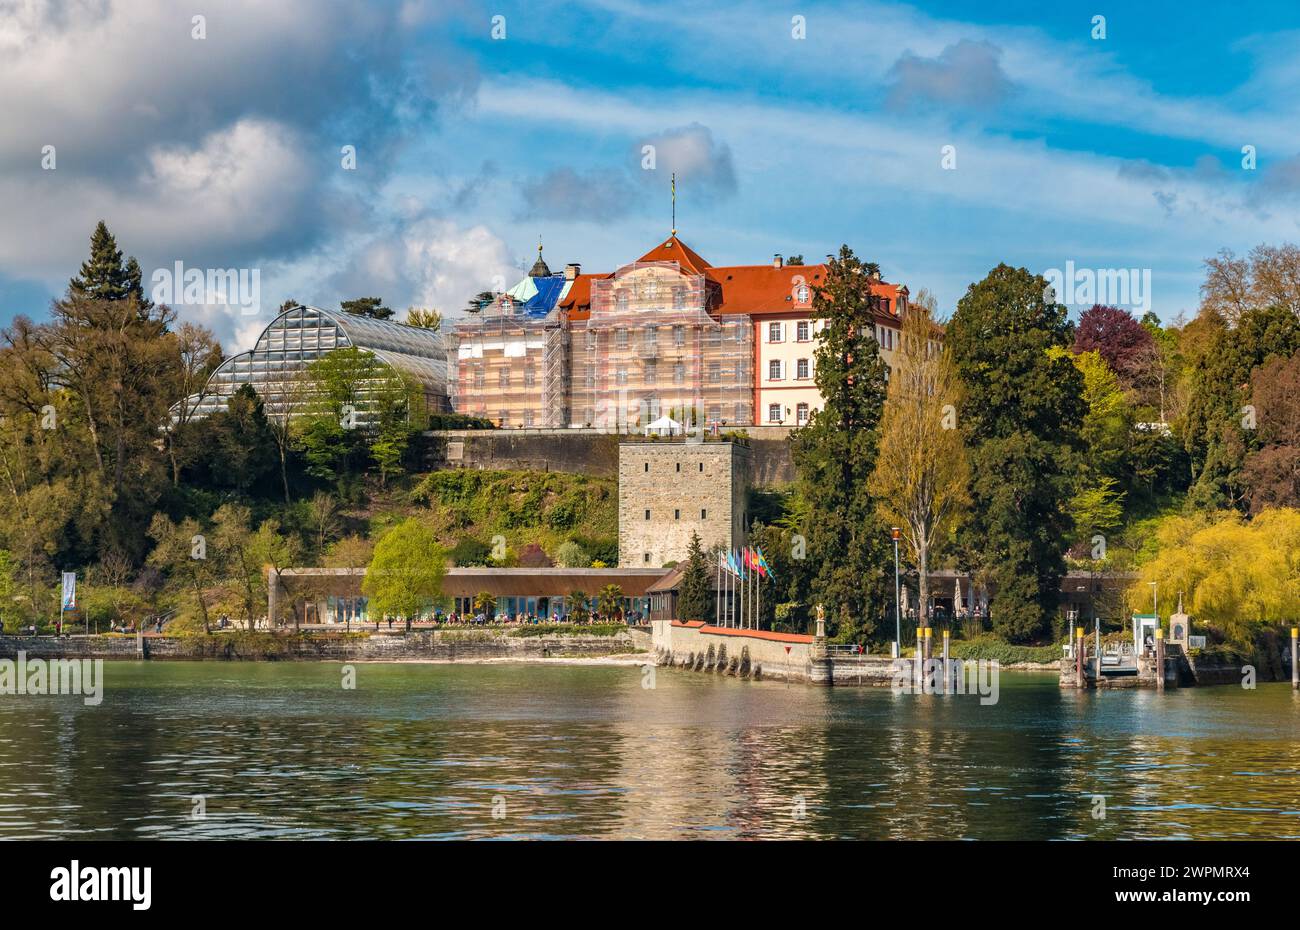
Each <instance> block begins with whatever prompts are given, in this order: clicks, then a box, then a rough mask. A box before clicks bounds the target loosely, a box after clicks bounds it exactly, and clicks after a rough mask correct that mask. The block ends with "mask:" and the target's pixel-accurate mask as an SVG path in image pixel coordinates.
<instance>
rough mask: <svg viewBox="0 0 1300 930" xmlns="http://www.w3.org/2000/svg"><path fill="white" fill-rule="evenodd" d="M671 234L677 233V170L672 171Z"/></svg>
mask: <svg viewBox="0 0 1300 930" xmlns="http://www.w3.org/2000/svg"><path fill="white" fill-rule="evenodd" d="M673 235H674V236H675V235H677V172H676V171H674V172H673Z"/></svg>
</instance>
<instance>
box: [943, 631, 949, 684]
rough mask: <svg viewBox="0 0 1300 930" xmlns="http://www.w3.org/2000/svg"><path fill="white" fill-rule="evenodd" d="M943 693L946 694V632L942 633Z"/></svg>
mask: <svg viewBox="0 0 1300 930" xmlns="http://www.w3.org/2000/svg"><path fill="white" fill-rule="evenodd" d="M943 693H944V694H947V693H948V631H947V630H944V631H943Z"/></svg>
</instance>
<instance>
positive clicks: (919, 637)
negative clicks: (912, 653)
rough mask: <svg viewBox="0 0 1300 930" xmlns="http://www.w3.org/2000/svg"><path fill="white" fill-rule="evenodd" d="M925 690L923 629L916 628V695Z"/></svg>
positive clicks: (920, 627)
mask: <svg viewBox="0 0 1300 930" xmlns="http://www.w3.org/2000/svg"><path fill="white" fill-rule="evenodd" d="M924 689H925V627H923V626H918V627H917V628H916V693H917V694H924V693H925V692H924Z"/></svg>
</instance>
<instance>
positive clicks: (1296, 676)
mask: <svg viewBox="0 0 1300 930" xmlns="http://www.w3.org/2000/svg"><path fill="white" fill-rule="evenodd" d="M1298 642H1300V626H1293V627H1291V689H1292V690H1295V689H1297V688H1300V664H1297V662H1296V659H1297V658H1300V655H1298V652H1300V650H1298V649H1297V643H1298Z"/></svg>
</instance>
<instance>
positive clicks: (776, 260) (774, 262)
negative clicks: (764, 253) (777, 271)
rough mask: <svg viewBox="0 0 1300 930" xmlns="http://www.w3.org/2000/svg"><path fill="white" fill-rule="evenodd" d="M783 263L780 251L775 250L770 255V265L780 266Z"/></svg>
mask: <svg viewBox="0 0 1300 930" xmlns="http://www.w3.org/2000/svg"><path fill="white" fill-rule="evenodd" d="M784 264H785V259H784V258H782V257H781V253H780V252H777V253H776V254H775V255H773V256H772V267H773V268H780V267H781V266H783V265H784Z"/></svg>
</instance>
